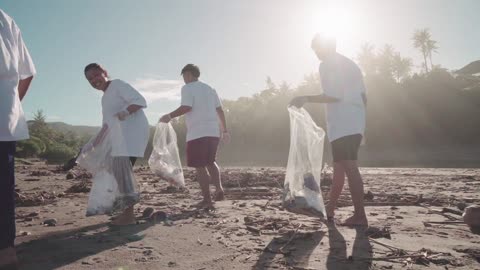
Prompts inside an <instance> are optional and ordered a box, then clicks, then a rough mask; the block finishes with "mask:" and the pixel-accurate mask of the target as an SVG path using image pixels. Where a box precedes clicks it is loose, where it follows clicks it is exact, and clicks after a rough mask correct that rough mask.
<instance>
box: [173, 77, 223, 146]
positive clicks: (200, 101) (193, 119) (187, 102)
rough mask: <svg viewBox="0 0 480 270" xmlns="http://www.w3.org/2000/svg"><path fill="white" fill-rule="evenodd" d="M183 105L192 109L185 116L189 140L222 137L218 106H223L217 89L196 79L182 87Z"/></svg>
mask: <svg viewBox="0 0 480 270" xmlns="http://www.w3.org/2000/svg"><path fill="white" fill-rule="evenodd" d="M181 103H182V106H190V107H192V110H191V111H189V112H188V113H187V114H186V116H185V118H186V119H185V120H186V121H185V122H186V124H187V142H188V141H191V140H195V139H199V138H202V137H220V121H219V119H218V115H217V108H221V107H222V103H221V102H220V98H219V97H218V95H217V91H215V89H213V88H212V87H210V86H209V85H208V84H206V83H203V82H200V81H196V82H191V83H188V84H186V85H184V86H183V87H182V102H181Z"/></svg>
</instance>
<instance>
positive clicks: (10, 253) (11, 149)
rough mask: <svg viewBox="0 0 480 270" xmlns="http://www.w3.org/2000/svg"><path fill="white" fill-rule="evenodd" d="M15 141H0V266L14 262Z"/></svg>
mask: <svg viewBox="0 0 480 270" xmlns="http://www.w3.org/2000/svg"><path fill="white" fill-rule="evenodd" d="M14 154H15V142H0V172H1V173H0V205H1V207H0V267H2V266H6V265H10V264H16V263H17V256H16V253H15V249H14V242H15V173H14V171H15V164H14V162H15V160H14Z"/></svg>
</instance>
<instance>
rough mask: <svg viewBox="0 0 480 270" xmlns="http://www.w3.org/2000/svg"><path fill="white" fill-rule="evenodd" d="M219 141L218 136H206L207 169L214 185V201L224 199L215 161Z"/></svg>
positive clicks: (218, 169) (218, 170)
mask: <svg viewBox="0 0 480 270" xmlns="http://www.w3.org/2000/svg"><path fill="white" fill-rule="evenodd" d="M219 143H220V138H216V137H209V138H208V151H207V152H208V154H207V164H208V165H207V170H208V173H209V174H210V180H211V181H212V183H213V184H214V185H215V201H223V200H224V197H225V196H224V195H225V193H224V191H223V187H222V179H221V175H220V168H219V167H218V164H217V162H216V158H217V150H218V144H219Z"/></svg>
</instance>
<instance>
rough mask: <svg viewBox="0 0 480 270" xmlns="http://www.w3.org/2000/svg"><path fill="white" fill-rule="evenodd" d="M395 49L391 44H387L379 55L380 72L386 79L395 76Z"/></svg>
mask: <svg viewBox="0 0 480 270" xmlns="http://www.w3.org/2000/svg"><path fill="white" fill-rule="evenodd" d="M394 55H395V49H394V48H393V46H392V45H390V44H385V46H384V47H383V49H382V51H381V52H380V54H379V55H378V56H377V62H378V73H379V74H380V75H381V76H382V77H383V78H386V79H392V78H393V57H394Z"/></svg>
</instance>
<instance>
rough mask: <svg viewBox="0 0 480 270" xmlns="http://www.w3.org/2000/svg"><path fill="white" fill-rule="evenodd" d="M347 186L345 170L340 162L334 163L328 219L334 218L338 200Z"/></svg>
mask: <svg viewBox="0 0 480 270" xmlns="http://www.w3.org/2000/svg"><path fill="white" fill-rule="evenodd" d="M344 184H345V169H344V168H343V165H342V164H341V163H340V162H335V163H333V180H332V186H331V188H330V193H329V198H328V204H327V207H326V211H327V218H329V219H330V218H333V216H334V215H335V208H336V207H337V201H338V198H340V194H341V193H342V190H343V186H344Z"/></svg>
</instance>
